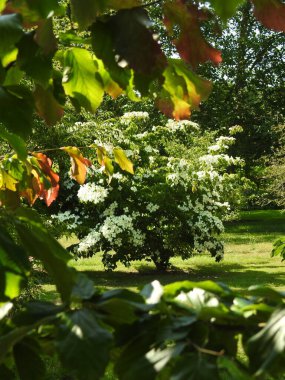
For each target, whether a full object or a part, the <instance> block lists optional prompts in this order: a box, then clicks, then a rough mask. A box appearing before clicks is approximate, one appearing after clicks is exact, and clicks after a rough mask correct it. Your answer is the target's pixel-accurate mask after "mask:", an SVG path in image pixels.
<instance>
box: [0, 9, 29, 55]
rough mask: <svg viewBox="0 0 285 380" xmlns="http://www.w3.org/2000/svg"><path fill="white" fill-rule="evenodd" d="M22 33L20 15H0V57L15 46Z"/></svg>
mask: <svg viewBox="0 0 285 380" xmlns="http://www.w3.org/2000/svg"><path fill="white" fill-rule="evenodd" d="M23 34H24V32H23V29H22V25H21V17H20V15H18V14H8V15H1V16H0V36H1V44H0V58H2V57H3V56H4V55H5V54H6V53H9V52H11V51H12V50H13V49H14V48H15V44H16V43H17V42H18V41H19V40H20V38H21V37H22V36H23Z"/></svg>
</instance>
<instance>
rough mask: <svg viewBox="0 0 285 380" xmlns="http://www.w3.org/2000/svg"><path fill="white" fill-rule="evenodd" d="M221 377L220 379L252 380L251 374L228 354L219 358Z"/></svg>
mask: <svg viewBox="0 0 285 380" xmlns="http://www.w3.org/2000/svg"><path fill="white" fill-rule="evenodd" d="M218 368H219V379H220V380H228V379H231V380H250V379H252V377H251V376H249V374H247V373H245V371H244V370H242V369H241V368H239V366H238V364H237V363H235V362H234V361H233V360H230V359H229V358H227V357H226V356H220V357H219V358H218Z"/></svg>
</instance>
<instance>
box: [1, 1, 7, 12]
mask: <svg viewBox="0 0 285 380" xmlns="http://www.w3.org/2000/svg"><path fill="white" fill-rule="evenodd" d="M5 5H6V0H0V12H2V11H3V9H4V8H5Z"/></svg>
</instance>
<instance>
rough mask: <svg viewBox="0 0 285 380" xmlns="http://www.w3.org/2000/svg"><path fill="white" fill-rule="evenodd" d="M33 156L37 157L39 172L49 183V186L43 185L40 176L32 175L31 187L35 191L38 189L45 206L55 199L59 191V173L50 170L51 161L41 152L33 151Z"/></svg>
mask: <svg viewBox="0 0 285 380" xmlns="http://www.w3.org/2000/svg"><path fill="white" fill-rule="evenodd" d="M33 156H34V157H36V158H37V161H38V164H39V166H40V169H41V172H42V174H43V175H44V177H45V179H46V180H47V181H48V182H49V183H50V186H49V187H47V186H45V183H44V182H43V181H42V180H41V176H40V175H38V176H36V175H34V182H33V187H34V190H35V191H38V195H39V197H40V198H41V199H44V201H45V202H46V205H47V206H50V204H51V203H52V202H53V201H54V200H56V198H57V196H58V191H59V175H58V174H56V173H55V172H54V171H53V170H52V161H51V159H50V158H48V157H47V156H46V155H45V154H43V153H33Z"/></svg>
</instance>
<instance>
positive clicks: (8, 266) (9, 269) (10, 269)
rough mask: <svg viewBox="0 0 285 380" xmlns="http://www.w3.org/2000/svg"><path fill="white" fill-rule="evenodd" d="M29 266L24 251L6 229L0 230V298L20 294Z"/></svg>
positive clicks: (10, 297) (5, 298)
mask: <svg viewBox="0 0 285 380" xmlns="http://www.w3.org/2000/svg"><path fill="white" fill-rule="evenodd" d="M29 267H30V263H29V260H28V257H27V255H26V253H25V251H24V250H23V249H22V248H21V247H19V246H18V245H16V244H15V243H14V242H13V240H12V239H11V238H10V236H9V234H8V233H7V232H6V231H3V230H2V231H0V300H7V299H13V298H15V297H17V296H18V295H19V294H20V292H21V288H22V285H23V282H24V281H25V280H26V278H27V275H28V271H29Z"/></svg>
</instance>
